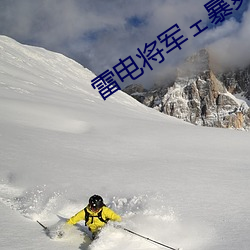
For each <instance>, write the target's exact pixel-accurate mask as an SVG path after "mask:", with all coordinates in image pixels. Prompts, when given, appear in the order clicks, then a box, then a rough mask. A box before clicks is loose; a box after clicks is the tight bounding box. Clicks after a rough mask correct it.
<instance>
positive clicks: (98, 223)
mask: <svg viewBox="0 0 250 250" xmlns="http://www.w3.org/2000/svg"><path fill="white" fill-rule="evenodd" d="M85 209H87V212H88V213H89V218H88V221H85V223H86V226H88V228H89V230H90V231H91V232H92V233H95V232H97V231H98V230H99V229H100V228H102V227H103V226H104V225H105V224H106V223H105V222H104V221H108V220H112V221H118V222H119V221H121V220H122V219H121V217H120V215H118V214H116V213H115V212H114V211H113V210H111V209H110V208H108V207H106V206H103V207H102V208H101V209H100V210H99V211H97V212H93V211H91V210H90V209H89V207H86V208H85ZM100 211H102V212H101V217H102V219H103V220H104V221H102V220H100V219H99V218H98V214H100ZM80 220H85V211H84V209H82V210H81V211H79V212H78V213H77V214H75V215H74V216H72V217H71V218H70V219H69V220H68V221H67V224H70V225H74V224H76V223H77V222H79V221H80Z"/></svg>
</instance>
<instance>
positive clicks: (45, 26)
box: [0, 0, 250, 82]
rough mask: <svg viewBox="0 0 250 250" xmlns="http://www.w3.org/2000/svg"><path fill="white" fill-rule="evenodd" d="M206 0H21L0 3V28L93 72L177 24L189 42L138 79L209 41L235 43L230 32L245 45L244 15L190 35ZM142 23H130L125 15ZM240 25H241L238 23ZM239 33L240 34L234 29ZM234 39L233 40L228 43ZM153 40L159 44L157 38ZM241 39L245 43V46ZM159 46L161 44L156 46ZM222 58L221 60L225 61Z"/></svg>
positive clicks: (161, 70) (159, 72) (203, 14)
mask: <svg viewBox="0 0 250 250" xmlns="http://www.w3.org/2000/svg"><path fill="white" fill-rule="evenodd" d="M207 2H208V0H200V1H197V0H156V1H152V0H105V1H103V0H72V1H68V0H60V1H59V0H44V1H33V0H22V1H8V0H2V1H1V2H0V32H2V33H3V34H6V35H9V36H11V37H13V38H15V39H17V40H19V41H22V42H27V41H28V42H30V43H34V44H37V45H39V46H42V47H45V48H48V49H51V50H55V51H58V52H62V53H64V54H66V55H68V56H70V57H73V58H76V59H77V60H78V61H80V62H82V63H83V64H84V65H85V66H87V67H89V68H90V69H91V70H93V71H94V72H96V73H97V74H98V73H102V72H103V71H104V70H106V69H108V68H109V69H112V66H114V65H115V64H116V63H118V60H119V58H122V59H124V58H126V57H127V56H129V55H131V56H135V54H136V52H137V48H141V49H143V48H144V44H145V43H146V42H147V43H150V42H152V41H153V40H157V35H159V34H160V33H162V32H163V31H165V30H166V29H168V28H169V27H171V26H172V25H174V24H175V23H177V24H178V25H179V26H180V28H181V32H180V34H181V35H184V37H188V38H189V40H188V41H187V42H186V43H184V44H183V45H182V50H181V51H179V50H178V49H176V50H174V51H172V52H171V53H169V54H165V61H164V62H163V63H162V64H158V63H157V62H156V64H155V63H154V67H153V68H154V70H153V71H150V70H149V69H145V72H147V73H146V75H147V76H146V77H142V78H140V79H141V81H142V82H147V81H148V79H150V78H153V77H155V76H156V75H162V74H163V73H164V72H165V71H166V70H168V68H171V67H172V66H173V65H174V64H176V63H178V62H179V61H180V59H182V58H184V57H186V56H188V55H190V54H192V53H193V52H195V51H196V50H197V49H200V48H202V47H203V46H204V45H209V44H210V43H213V44H214V48H218V49H220V48H221V47H223V46H225V44H230V45H227V46H229V48H230V51H232V49H231V47H232V46H233V45H234V43H237V44H240V41H236V39H235V37H234V35H233V34H232V35H231V33H234V34H235V32H236V33H238V35H239V37H240V39H241V42H242V44H243V43H244V46H242V47H244V48H245V47H246V48H247V40H248V41H249V39H248V38H249V33H250V32H249V27H248V26H247V25H246V24H247V19H248V23H249V18H247V15H246V16H245V20H244V22H243V23H242V24H241V25H239V24H238V23H236V22H235V21H233V20H231V21H227V22H225V23H224V25H222V26H220V27H218V28H216V29H215V30H213V31H206V32H204V33H202V34H200V35H199V36H197V37H196V38H194V37H193V34H194V33H195V32H196V31H195V29H194V30H190V28H189V27H190V26H191V25H192V24H194V23H195V22H197V21H198V20H200V19H201V20H202V24H204V25H205V24H206V22H207V21H208V13H207V11H206V10H205V8H204V4H205V3H207ZM135 16H136V17H138V18H141V19H142V20H143V18H144V21H145V22H143V23H142V25H140V26H138V27H136V25H135V26H134V27H133V26H131V22H130V23H129V22H128V20H131V19H130V18H131V17H135ZM240 26H244V27H240ZM240 31H242V32H240ZM234 40H235V41H234ZM158 43H159V42H158ZM245 43H246V44H245ZM159 45H160V46H161V47H160V46H159V48H164V45H163V44H159ZM225 60H227V59H225Z"/></svg>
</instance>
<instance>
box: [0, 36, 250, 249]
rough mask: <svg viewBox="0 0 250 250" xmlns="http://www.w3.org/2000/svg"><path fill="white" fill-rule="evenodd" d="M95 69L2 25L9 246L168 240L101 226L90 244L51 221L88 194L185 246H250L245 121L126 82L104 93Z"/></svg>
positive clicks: (0, 92)
mask: <svg viewBox="0 0 250 250" xmlns="http://www.w3.org/2000/svg"><path fill="white" fill-rule="evenodd" d="M94 77H95V76H94V74H93V73H91V72H90V71H89V70H87V69H85V68H83V67H82V66H81V65H79V64H77V63H76V62H74V61H72V60H70V59H68V58H66V57H64V56H62V55H60V54H56V53H53V52H49V51H46V50H44V49H41V48H36V47H29V46H24V45H21V44H19V43H17V42H15V41H14V40H12V39H10V38H7V37H4V36H1V37H0V156H1V162H0V181H1V182H0V201H1V203H0V211H1V214H2V218H1V224H0V229H1V236H0V248H1V249H60V250H62V249H90V250H97V249H98V250H104V249H110V250H112V249H114V250H117V249H121V250H131V249H133V250H136V249H143V250H151V249H162V248H161V247H160V246H157V245H154V244H152V243H150V242H147V241H145V240H144V239H140V238H138V237H135V236H133V235H129V234H128V233H126V232H124V231H122V230H118V229H114V228H113V227H112V226H108V227H107V228H105V229H104V230H103V232H102V234H101V235H100V238H99V239H98V240H97V241H96V242H95V243H93V244H91V245H89V241H88V240H87V239H86V237H84V236H82V232H81V230H79V228H78V227H74V228H73V229H72V230H71V231H70V232H68V234H67V236H66V237H65V239H64V240H61V241H59V240H51V239H49V238H48V237H46V236H45V234H43V232H42V228H41V227H40V226H39V225H38V224H37V223H36V222H35V221H36V220H37V219H39V220H40V221H42V222H44V223H45V224H46V225H49V226H51V225H52V226H53V224H54V223H56V222H57V221H58V217H57V215H61V216H64V217H70V216H71V215H73V214H74V213H76V212H78V211H79V210H80V209H82V208H83V207H84V206H85V204H86V203H87V201H88V198H89V196H90V195H92V194H94V193H97V194H100V195H102V196H103V197H104V200H105V202H106V203H107V205H108V206H110V207H111V208H112V209H114V210H115V211H116V212H117V213H119V214H121V215H122V217H123V223H122V224H123V226H125V227H127V228H129V229H131V230H134V231H136V232H138V233H140V234H143V235H145V236H147V237H150V238H152V239H154V240H158V241H160V242H162V243H165V244H167V245H170V246H173V247H182V248H183V249H185V250H197V249H201V250H212V249H220V250H236V249H241V250H248V249H249V247H250V239H249V235H250V229H249V228H250V227H249V225H250V222H249V220H250V219H249V218H250V216H249V215H250V212H249V211H250V201H249V195H250V167H249V160H250V157H249V143H250V135H249V133H248V132H242V131H233V130H223V129H214V128H213V129H210V128H203V127H195V126H192V125H190V124H187V123H184V122H181V121H179V120H177V119H173V118H171V117H167V116H165V115H163V114H160V113H158V112H157V111H155V110H152V109H149V108H147V107H145V106H142V105H141V104H139V103H138V102H136V101H135V100H134V99H132V98H131V97H129V96H127V95H126V94H124V93H122V92H118V93H116V94H114V95H112V96H111V97H109V98H108V99H107V100H106V101H103V100H102V98H101V97H100V96H99V93H98V92H97V91H95V90H93V89H92V87H91V80H92V79H93V78H94Z"/></svg>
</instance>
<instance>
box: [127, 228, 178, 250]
mask: <svg viewBox="0 0 250 250" xmlns="http://www.w3.org/2000/svg"><path fill="white" fill-rule="evenodd" d="M122 229H123V230H125V231H127V232H129V233H131V234H134V235H137V236H139V237H141V238H143V239H145V240H148V241H151V242H154V243H156V244H158V245H161V246H163V247H166V248H169V249H171V250H180V248H173V247H170V246H167V245H165V244H162V243H160V242H158V241H155V240H152V239H150V238H148V237H145V236H143V235H140V234H138V233H135V232H133V231H131V230H129V229H127V228H122Z"/></svg>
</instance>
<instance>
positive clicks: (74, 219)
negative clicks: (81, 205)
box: [67, 209, 85, 225]
mask: <svg viewBox="0 0 250 250" xmlns="http://www.w3.org/2000/svg"><path fill="white" fill-rule="evenodd" d="M84 218H85V212H84V209H83V210H81V211H80V212H78V213H77V214H75V215H74V216H72V217H71V218H70V219H68V221H67V224H69V225H75V224H76V223H77V222H78V221H80V220H84Z"/></svg>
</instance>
